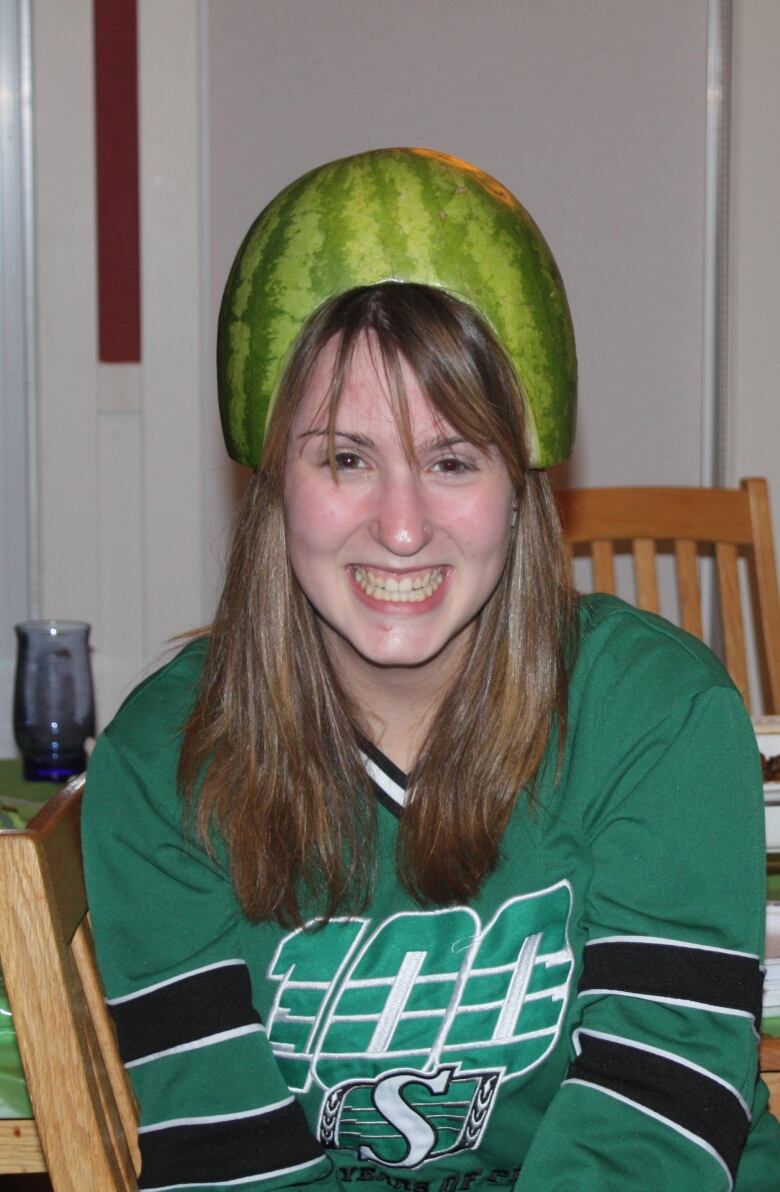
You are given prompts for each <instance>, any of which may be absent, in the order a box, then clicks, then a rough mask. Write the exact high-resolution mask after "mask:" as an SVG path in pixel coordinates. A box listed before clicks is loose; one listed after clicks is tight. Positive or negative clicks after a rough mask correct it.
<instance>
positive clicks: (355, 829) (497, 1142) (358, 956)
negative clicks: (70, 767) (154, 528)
mask: <svg viewBox="0 0 780 1192" xmlns="http://www.w3.org/2000/svg"><path fill="white" fill-rule="evenodd" d="M219 373H220V396H221V401H222V411H223V425H224V427H225V431H226V438H227V441H228V446H229V449H230V450H231V453H232V454H233V455H234V456H235V457H237V458H239V459H241V460H243V461H244V462H248V463H250V464H251V465H252V466H253V467H255V472H254V474H253V476H252V479H251V481H250V483H249V487H248V491H247V494H246V498H245V501H244V504H243V506H242V509H241V511H240V516H239V520H238V526H237V531H236V536H235V541H234V546H233V551H232V555H231V559H230V563H229V567H228V572H227V577H226V582H225V587H224V590H223V593H222V597H221V600H220V604H219V608H218V610H217V614H216V617H215V620H214V623H213V625H212V626H211V628H210V630H209V632H208V633H207V634H204V635H203V636H201V637H198V638H197V639H195V640H193V641H191V642H190V643H189V644H188V645H187V646H185V648H184V649H183V650H182V651H181V653H180V654H179V655H178V656H177V657H176V658H175V659H174V660H173V661H172V662H171V663H169V664H168V665H167V666H165V667H164V668H163V669H162V670H160V671H158V672H157V674H155V675H153V676H152V677H151V678H150V679H148V680H147V681H146V682H145V683H143V684H142V685H141V686H140V687H139V688H138V689H137V690H136V691H135V692H134V693H133V694H132V695H131V696H130V698H129V699H128V700H127V702H126V703H125V704H124V706H123V708H122V709H121V710H120V712H119V714H118V715H117V717H116V719H115V720H114V721H113V723H112V724H111V725H110V727H109V728H108V729H107V731H106V732H105V733H104V734H103V736H102V738H101V740H100V742H99V744H98V746H97V749H96V751H95V753H94V755H93V758H92V761H91V763H90V769H89V778H88V787H87V796H86V802H85V808H84V826H83V830H84V848H85V859H86V864H87V876H88V883H89V891H90V905H91V908H92V917H93V924H94V930H95V937H96V942H97V948H98V955H99V959H100V964H101V968H102V971H103V975H104V978H105V984H106V990H107V995H108V999H109V1004H110V1007H111V1010H112V1014H113V1016H114V1019H115V1022H116V1026H117V1031H118V1036H119V1042H120V1047H121V1049H122V1053H123V1057H124V1059H125V1062H126V1063H127V1066H128V1068H129V1071H130V1074H131V1076H132V1079H133V1083H134V1086H135V1089H136V1092H137V1095H138V1099H139V1103H140V1108H141V1134H140V1141H141V1149H142V1154H143V1172H142V1176H141V1187H142V1188H144V1189H170V1188H186V1189H197V1190H200V1189H212V1190H213V1189H223V1188H224V1189H228V1188H234V1187H240V1188H242V1189H247V1190H248V1192H260V1190H266V1189H276V1188H308V1187H322V1188H327V1189H342V1188H346V1187H348V1186H352V1185H360V1186H361V1187H362V1188H367V1189H380V1188H381V1189H387V1188H396V1189H407V1190H411V1192H459V1190H461V1189H464V1190H465V1189H489V1188H490V1189H492V1188H498V1187H504V1188H511V1189H517V1190H518V1192H574V1190H575V1189H576V1192H632V1190H634V1189H635V1190H636V1192H640V1190H641V1192H662V1190H663V1192H688V1190H689V1192H716V1190H717V1192H725V1190H726V1189H730V1188H732V1187H735V1188H736V1189H737V1190H738V1192H769V1190H770V1189H771V1188H772V1187H774V1186H775V1184H776V1181H777V1173H778V1171H779V1170H780V1126H778V1124H777V1123H776V1122H775V1121H774V1120H773V1119H772V1118H770V1117H769V1116H768V1114H767V1113H766V1091H765V1089H764V1088H763V1086H762V1085H761V1084H760V1083H758V1082H757V1049H756V1037H757V1036H756V1027H757V1024H758V1021H759V1019H760V1012H761V970H760V962H759V958H760V955H761V949H762V923H763V913H764V880H763V879H764V875H763V872H762V865H763V858H764V847H763V806H762V799H761V780H760V774H759V766H758V761H757V754H756V749H755V742H754V738H753V734H752V730H751V726H750V722H749V720H748V718H747V716H746V715H745V711H744V708H743V706H742V704H741V701H740V698H739V696H738V694H737V692H736V691H735V689H734V687H733V686H732V684H731V682H730V681H729V679H728V677H727V676H726V675H725V673H724V672H723V670H722V668H721V667H720V665H719V664H718V662H717V661H716V660H715V658H714V657H713V656H712V655H711V654H710V653H709V652H708V651H707V650H706V649H705V648H704V647H703V646H701V645H700V644H699V643H698V642H697V641H695V640H693V639H692V638H690V637H688V636H687V635H685V634H683V633H681V632H679V631H677V630H676V629H674V628H673V627H672V626H670V625H669V624H667V623H666V622H664V621H663V620H661V619H660V618H657V617H653V616H650V615H647V614H644V613H641V612H638V611H637V610H635V609H633V608H630V607H629V606H627V605H625V604H622V603H621V602H619V601H617V600H615V599H612V598H609V597H604V596H601V597H598V596H597V597H592V598H589V599H585V598H583V599H579V600H577V599H575V597H574V595H573V593H572V591H571V589H570V585H569V577H568V568H567V564H566V559H565V554H564V550H563V546H562V542H561V536H560V528H559V525H558V521H557V517H556V513H555V506H554V503H553V500H552V497H551V493H550V489H549V484H548V481H547V478H546V475H545V473H544V471H543V465H546V464H548V463H551V462H554V461H555V459H556V458H561V457H562V456H563V455H565V454H566V452H567V451H568V447H569V443H570V438H571V429H572V418H573V388H574V375H575V369H574V354H573V341H572V337H571V324H570V321H569V314H568V308H567V306H566V301H565V296H564V294H563V289H562V286H561V283H560V278H559V276H558V274H557V271H556V269H555V266H554V263H553V262H552V258H551V257H550V255H549V250H548V249H547V246H546V245H545V243H544V241H543V240H542V238H541V235H540V234H539V232H538V230H537V229H536V227H535V225H533V224H532V223H531V221H530V219H529V217H528V216H527V215H526V213H525V212H524V211H523V209H522V208H520V206H519V204H517V202H516V200H514V199H513V198H512V196H511V195H509V194H508V193H507V192H506V191H505V190H504V189H503V188H502V187H501V186H500V185H499V184H498V183H496V182H495V180H493V179H490V178H488V177H487V176H486V175H483V174H481V173H480V172H479V171H477V170H475V169H474V168H473V167H471V166H467V165H466V164H465V163H462V162H458V161H456V160H455V159H452V158H445V157H444V156H442V155H439V154H432V153H430V152H425V151H417V150H382V151H377V152H375V153H370V154H364V155H360V156H359V157H358V158H352V159H347V160H346V161H344V162H337V163H331V164H330V165H329V166H326V167H322V168H321V169H319V170H316V171H313V172H312V173H311V174H309V175H306V176H305V177H304V178H303V179H300V180H299V181H298V182H297V183H294V184H293V185H292V187H290V188H288V189H287V190H286V191H285V192H283V194H282V195H281V196H279V198H277V200H275V201H274V203H273V204H271V206H270V207H269V208H267V209H266V211H264V212H263V214H262V215H261V216H260V218H259V220H258V222H257V223H256V225H254V226H253V228H252V229H251V230H250V232H249V234H248V236H247V239H246V240H245V242H244V244H243V246H242V248H241V250H240V252H239V255H238V258H237V261H236V264H235V265H234V269H233V272H232V274H231V277H230V279H229V282H228V288H227V290H226V296H225V300H224V302H223V308H222V314H221V316H220V350H219Z"/></svg>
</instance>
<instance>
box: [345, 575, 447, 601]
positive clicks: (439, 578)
mask: <svg viewBox="0 0 780 1192" xmlns="http://www.w3.org/2000/svg"><path fill="white" fill-rule="evenodd" d="M352 574H353V575H354V577H355V580H356V581H357V583H358V584H360V587H361V588H362V589H363V591H364V592H365V593H366V595H367V596H373V598H374V600H392V601H395V602H396V603H399V604H412V603H414V604H420V603H422V601H423V600H427V599H428V597H429V596H433V593H434V592H435V591H436V589H437V588H439V587H441V584H442V582H443V580H444V572H443V571H442V570H441V568H439V567H437V568H435V569H434V570H433V571H421V572H420V573H419V575H415V576H411V575H404V576H402V578H401V579H396V578H395V576H393V575H377V574H376V573H375V572H374V571H371V569H370V568H368V567H366V568H363V567H354V568H353V570H352Z"/></svg>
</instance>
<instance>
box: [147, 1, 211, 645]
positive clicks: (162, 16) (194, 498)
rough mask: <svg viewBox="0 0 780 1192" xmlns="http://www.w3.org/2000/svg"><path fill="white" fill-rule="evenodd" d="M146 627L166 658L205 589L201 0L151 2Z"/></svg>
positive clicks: (195, 615) (197, 611) (197, 615)
mask: <svg viewBox="0 0 780 1192" xmlns="http://www.w3.org/2000/svg"><path fill="white" fill-rule="evenodd" d="M138 13H139V47H140V54H139V89H140V141H141V252H142V353H143V377H144V399H143V406H144V415H143V419H144V474H143V499H144V525H145V549H146V552H147V559H146V562H147V566H146V572H145V590H144V606H145V629H146V637H147V643H146V644H147V650H148V652H150V653H156V652H157V651H158V650H159V649H160V648H161V647H162V645H163V643H164V642H165V640H166V639H167V638H169V637H171V636H172V635H173V634H175V633H178V632H180V631H182V630H185V629H189V628H192V627H194V626H195V625H198V624H200V623H201V622H202V620H203V611H202V606H201V591H200V570H201V551H202V543H201V516H200V509H201V483H202V464H201V454H200V450H201V449H200V443H201V428H200V410H201V400H200V389H201V373H200V322H201V313H200V312H201V280H200V277H201V264H200V261H201V251H202V249H201V225H200V198H199V186H200V144H199V142H200V31H199V24H198V8H197V6H196V5H195V4H193V3H192V0H166V3H165V4H160V3H159V2H158V0H141V3H140V4H139V7H138Z"/></svg>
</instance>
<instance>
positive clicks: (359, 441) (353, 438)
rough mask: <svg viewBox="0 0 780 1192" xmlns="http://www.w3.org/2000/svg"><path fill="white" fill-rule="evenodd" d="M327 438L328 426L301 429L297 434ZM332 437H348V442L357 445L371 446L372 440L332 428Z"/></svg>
mask: <svg viewBox="0 0 780 1192" xmlns="http://www.w3.org/2000/svg"><path fill="white" fill-rule="evenodd" d="M317 437H319V438H327V437H328V428H327V427H326V426H325V427H322V428H321V429H320V430H303V431H301V433H300V434H299V435H298V438H299V439H313V438H317ZM333 437H334V439H348V440H349V442H350V443H354V444H355V445H356V446H357V447H373V446H375V444H374V440H373V439H369V438H367V437H366V436H365V435H358V434H352V433H351V432H350V431H348V430H334V432H333Z"/></svg>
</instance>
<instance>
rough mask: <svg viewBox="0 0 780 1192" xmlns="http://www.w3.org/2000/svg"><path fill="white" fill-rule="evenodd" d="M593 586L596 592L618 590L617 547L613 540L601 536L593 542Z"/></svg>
mask: <svg viewBox="0 0 780 1192" xmlns="http://www.w3.org/2000/svg"><path fill="white" fill-rule="evenodd" d="M591 556H592V559H593V586H594V589H595V591H596V592H610V593H611V594H612V595H613V596H614V595H615V592H616V591H617V588H616V585H615V549H614V547H613V545H612V543H611V542H607V541H606V540H604V539H602V538H599V539H597V540H596V541H595V542H594V543H593V548H592V551H591Z"/></svg>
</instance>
